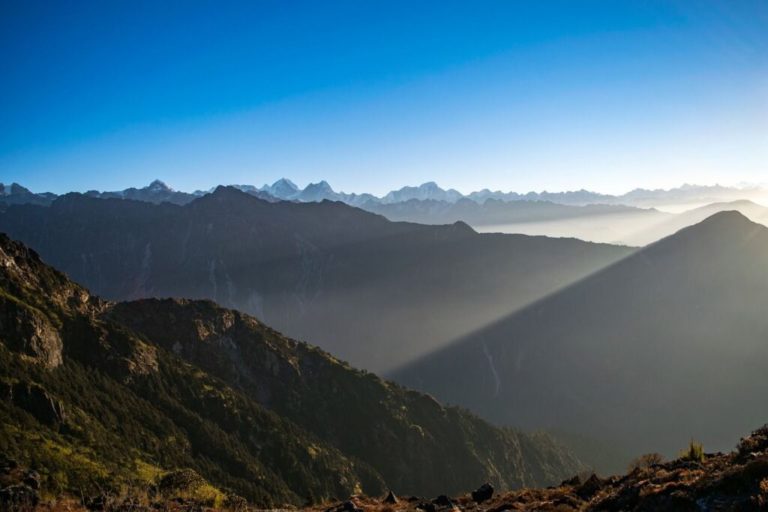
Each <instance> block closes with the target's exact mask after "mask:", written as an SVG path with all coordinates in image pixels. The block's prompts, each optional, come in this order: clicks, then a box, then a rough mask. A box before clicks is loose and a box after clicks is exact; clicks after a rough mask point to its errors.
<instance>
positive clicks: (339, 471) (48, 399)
mask: <svg viewBox="0 0 768 512" xmlns="http://www.w3.org/2000/svg"><path fill="white" fill-rule="evenodd" d="M0 412H1V414H0V450H2V457H1V458H2V462H3V464H8V463H7V462H6V461H7V460H9V459H12V460H14V464H19V463H21V464H24V465H26V466H32V467H34V468H35V470H36V473H35V474H34V488H35V489H39V488H40V487H42V488H43V489H44V490H45V491H46V492H53V493H58V494H61V493H64V492H68V493H77V494H79V495H81V496H82V495H86V496H87V495H89V494H97V493H99V492H104V489H118V488H120V487H121V486H135V487H140V486H144V487H145V488H146V487H147V486H150V485H153V484H156V483H157V482H158V480H159V479H160V478H161V477H162V478H163V479H164V480H167V479H168V478H172V479H174V478H175V479H179V478H181V479H185V480H188V479H190V478H191V479H194V478H203V479H204V482H207V483H206V484H204V485H201V486H199V487H200V488H202V490H200V489H198V491H200V492H203V491H204V492H205V496H208V497H209V498H210V501H211V503H210V504H218V505H221V504H222V503H223V502H224V500H229V499H231V498H232V495H233V494H234V495H239V496H242V497H244V498H246V499H248V500H249V501H250V502H251V503H254V504H258V505H260V506H271V507H274V506H277V505H283V506H285V505H289V504H293V505H301V504H302V503H307V502H308V503H313V502H317V501H324V500H328V499H334V498H335V499H339V498H342V497H346V496H348V495H349V494H352V493H359V492H365V493H368V494H381V493H383V492H384V491H385V490H386V489H387V488H396V489H398V490H401V492H404V493H420V494H434V493H438V492H463V491H465V490H466V489H468V488H471V487H473V486H475V485H476V484H477V482H483V481H486V480H487V481H490V482H492V483H493V485H495V486H499V487H502V488H517V487H522V486H530V485H546V484H548V483H553V482H556V481H558V480H559V479H562V478H563V477H564V476H566V475H568V474H571V473H573V472H574V471H578V470H579V469H580V468H581V466H580V463H579V462H578V460H576V459H574V458H573V457H572V456H570V455H569V454H568V453H567V452H566V451H565V450H563V449H562V448H561V447H560V446H559V445H557V444H556V443H554V442H553V441H552V440H551V439H550V438H548V437H547V436H546V435H543V434H530V435H529V434H522V433H520V432H517V431H513V430H510V429H499V428H495V427H492V426H491V425H489V424H488V423H485V422H483V421H482V420H480V419H478V418H476V417H475V416H473V415H471V414H469V413H467V412H465V411H463V410H460V409H456V408H446V407H443V406H441V405H440V404H439V403H437V402H436V401H435V400H434V399H432V398H431V397H429V396H426V395H423V394H420V393H417V392H413V391H409V390H407V389H404V388H402V387H400V386H398V385H396V384H393V383H391V382H387V381H383V380H381V379H380V378H379V377H377V376H375V375H373V374H370V373H367V372H363V371H359V370H355V369H353V368H351V367H350V366H348V365H347V364H345V363H342V362H340V361H339V360H337V359H336V358H334V357H333V356H331V355H330V354H328V353H326V352H323V351H321V350H319V349H317V348H315V347H313V346H310V345H307V344H305V343H300V342H297V341H294V340H291V339H289V338H286V337H284V336H283V335H281V334H280V333H278V332H277V331H274V330H273V329H271V328H268V327H266V326H265V325H263V324H262V323H261V322H259V321H258V320H256V319H255V318H253V317H250V316H248V315H244V314H242V313H239V312H236V311H232V310H227V309H224V308H221V307H219V306H217V305H216V304H214V303H212V302H210V301H190V300H184V299H173V300H172V299H166V300H156V299H152V300H141V301H135V302H127V303H113V302H107V301H104V300H102V299H100V298H99V297H96V296H94V295H91V294H90V293H89V292H88V290H86V289H84V288H82V287H80V286H79V285H77V284H75V283H73V282H72V281H70V280H69V279H68V278H67V277H66V276H65V275H64V274H61V273H59V272H58V271H56V270H54V269H52V268H51V267H49V266H47V265H46V264H45V263H43V261H41V259H40V258H39V256H38V255H37V254H36V253H35V252H34V251H32V250H30V249H28V248H27V247H25V246H23V245H22V244H20V243H17V242H14V241H12V240H10V239H9V238H7V237H6V236H5V235H0ZM8 467H10V468H11V469H13V467H14V466H3V468H2V471H3V472H4V471H7V468H8ZM196 475H197V476H196ZM30 478H32V477H30ZM30 485H31V484H30ZM4 491H6V490H4ZM8 492H10V491H8ZM196 497H199V496H197V495H196ZM0 498H1V499H2V500H5V499H6V498H8V496H6V495H5V494H4V495H3V496H2V497H0ZM0 502H1V503H6V502H4V501H0Z"/></svg>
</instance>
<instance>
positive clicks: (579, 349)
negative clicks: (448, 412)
mask: <svg viewBox="0 0 768 512" xmlns="http://www.w3.org/2000/svg"><path fill="white" fill-rule="evenodd" d="M765 255H768V228H766V227H765V226H762V225H760V224H757V223H754V222H752V221H750V220H748V219H747V218H746V217H744V216H743V215H742V214H740V213H738V212H723V213H718V214H716V215H713V216H711V217H709V218H708V219H706V220H705V221H703V222H701V223H700V224H697V225H694V226H691V227H688V228H685V229H683V230H681V231H679V232H677V233H676V234H674V235H671V236H669V237H667V238H665V239H662V240H660V241H659V242H656V243H653V244H651V245H649V246H647V247H645V248H643V249H641V250H640V251H637V252H636V253H634V254H631V255H629V256H628V257H627V258H625V259H623V260H620V261H618V262H616V263H613V264H612V265H609V266H607V267H606V268H604V269H602V270H600V271H598V272H596V273H595V274H593V275H591V276H588V277H586V278H585V279H583V280H580V281H578V282H576V283H573V284H571V285H570V286H568V287H566V288H564V289H563V290H560V291H558V292H556V293H554V294H552V295H550V296H548V297H545V298H542V299H540V300H539V301H537V302H535V303H533V304H531V305H529V306H527V307H526V308H524V309H522V310H520V311H517V312H514V313H512V314H510V315H508V316H506V317H504V318H502V319H501V320H499V321H497V322H494V323H492V324H489V325H488V326H486V327H484V328H482V329H480V330H478V331H476V332H475V333H472V334H470V335H468V336H465V337H462V338H460V339H458V340H456V341H455V342H454V343H453V344H451V345H450V346H448V347H447V348H445V349H442V350H440V351H437V352H434V353H432V354H430V355H426V356H424V357H422V358H421V359H419V360H418V361H416V362H414V363H412V364H410V365H406V366H405V367H403V368H401V369H400V370H397V371H395V372H391V373H389V374H388V376H389V377H390V378H393V379H394V380H396V381H398V382H401V383H403V384H405V385H408V386H410V387H414V388H416V389H421V390H424V391H427V392H429V393H432V394H433V395H434V396H436V397H437V398H438V399H440V400H444V401H448V402H451V403H456V404H459V405H463V406H466V407H468V408H469V409H470V410H472V411H473V412H475V413H478V414H479V415H480V416H482V417H484V418H486V419H489V420H491V421H494V422H496V423H499V424H505V423H509V422H511V421H514V422H516V424H517V425H522V426H524V427H526V428H530V427H532V426H533V425H536V427H537V428H547V429H553V430H565V431H571V432H573V433H575V434H585V435H591V436H593V437H597V438H600V439H604V440H605V442H616V443H618V445H619V446H620V447H622V448H623V449H624V450H625V451H628V452H629V453H633V452H634V453H642V452H646V451H650V450H662V451H665V452H667V453H669V451H670V450H673V449H674V447H675V446H679V445H681V444H683V443H684V442H685V441H686V439H688V438H689V437H690V436H692V435H693V436H696V438H697V439H700V440H702V441H703V442H705V443H706V444H707V445H708V446H713V447H715V448H716V449H718V448H720V447H721V446H723V445H724V443H726V442H727V440H728V439H729V438H732V437H733V436H735V435H738V432H739V431H743V430H746V429H747V428H749V427H745V426H744V425H745V424H755V422H756V421H759V419H760V417H762V416H764V415H765V414H768V410H765V407H764V406H761V403H762V402H760V398H759V397H760V396H761V393H762V392H763V391H766V390H768V388H766V385H765V384H762V382H763V381H764V379H762V380H761V379H760V377H759V375H760V374H759V367H760V365H761V364H762V363H764V362H766V361H768V351H766V350H765V349H764V347H763V344H762V335H763V334H768V323H766V321H765V315H764V314H762V312H761V310H760V304H764V301H766V300H768V279H766V278H765V273H764V272H763V271H762V270H761V269H762V262H763V261H764V260H763V258H764V257H765ZM651 318H652V319H654V320H653V322H649V321H648V319H651ZM726 340H727V346H726V345H724V344H723V343H724V341H726ZM491 361H492V362H493V365H494V367H493V368H489V364H490V363H491ZM459 368H461V372H459ZM441 375H442V376H445V375H451V378H450V379H446V378H444V377H441ZM605 383H610V385H608V386H607V385H606V384H605ZM478 397H482V399H480V398H478ZM543 403H546V404H549V407H542V406H541V404H543ZM682 418H685V421H683V419H682ZM598 419H599V421H598ZM691 425H695V427H694V428H693V431H692V429H691ZM588 462H589V461H588ZM624 462H626V461H624ZM622 463H623V462H621V461H616V464H618V465H621V464H622ZM614 467H615V466H614Z"/></svg>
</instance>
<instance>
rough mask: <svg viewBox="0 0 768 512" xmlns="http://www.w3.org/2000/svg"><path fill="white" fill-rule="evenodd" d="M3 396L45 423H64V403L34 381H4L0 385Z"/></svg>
mask: <svg viewBox="0 0 768 512" xmlns="http://www.w3.org/2000/svg"><path fill="white" fill-rule="evenodd" d="M0 390H2V391H3V395H4V398H5V399H6V400H10V401H11V402H12V403H13V404H14V405H15V406H16V407H19V408H21V409H24V410H25V411H27V412H28V413H30V414H31V415H32V416H34V417H35V418H36V419H37V420H38V421H39V422H41V423H44V424H46V425H57V424H61V423H64V421H65V420H66V414H65V409H64V405H63V404H62V402H61V401H60V400H58V399H57V398H56V397H54V396H53V395H51V394H50V393H48V392H47V391H46V390H45V388H43V387H42V386H40V385H39V384H36V383H34V382H16V383H13V384H8V383H4V384H2V385H0Z"/></svg>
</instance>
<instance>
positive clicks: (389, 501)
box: [382, 491, 397, 505]
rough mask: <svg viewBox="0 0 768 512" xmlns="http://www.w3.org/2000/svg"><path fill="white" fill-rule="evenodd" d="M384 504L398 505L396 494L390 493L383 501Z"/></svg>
mask: <svg viewBox="0 0 768 512" xmlns="http://www.w3.org/2000/svg"><path fill="white" fill-rule="evenodd" d="M382 503H387V504H389V505H394V504H396V503H397V496H395V493H393V492H392V491H389V493H387V496H386V497H385V498H384V499H383V500H382Z"/></svg>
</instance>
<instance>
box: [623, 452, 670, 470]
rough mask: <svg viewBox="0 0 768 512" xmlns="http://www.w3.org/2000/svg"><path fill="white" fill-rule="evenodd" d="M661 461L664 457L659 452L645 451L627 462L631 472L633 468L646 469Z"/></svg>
mask: <svg viewBox="0 0 768 512" xmlns="http://www.w3.org/2000/svg"><path fill="white" fill-rule="evenodd" d="M662 462H664V457H663V456H662V455H661V454H660V453H646V454H645V455H641V456H639V457H637V458H636V459H633V460H632V461H631V462H630V463H629V472H630V473H631V472H632V471H634V470H635V469H647V468H650V467H651V466H655V465H656V464H661V463H662Z"/></svg>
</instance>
